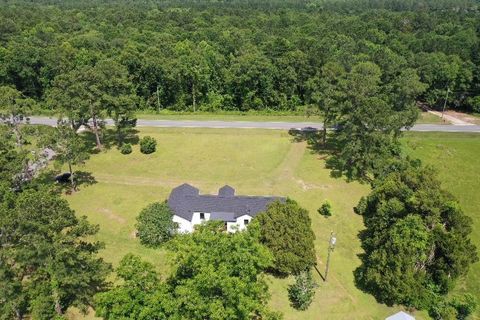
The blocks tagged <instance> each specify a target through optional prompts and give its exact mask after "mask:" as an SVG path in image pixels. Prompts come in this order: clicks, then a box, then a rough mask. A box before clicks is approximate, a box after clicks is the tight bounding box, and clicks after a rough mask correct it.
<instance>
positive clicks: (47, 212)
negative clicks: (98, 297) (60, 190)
mask: <svg viewBox="0 0 480 320" xmlns="http://www.w3.org/2000/svg"><path fill="white" fill-rule="evenodd" d="M0 230H1V234H2V236H1V237H0V261H2V263H1V264H0V287H1V288H2V290H0V301H2V303H1V304H0V314H1V315H2V319H11V318H19V317H20V318H21V317H23V316H26V315H28V314H31V315H32V316H34V317H35V319H53V318H55V317H57V316H61V315H62V314H63V313H64V312H65V311H66V310H67V309H68V308H69V307H71V306H76V307H78V308H80V309H81V310H86V308H87V307H88V306H91V305H92V298H93V295H94V294H95V293H97V292H99V291H101V290H102V289H104V288H105V285H106V282H105V277H106V275H107V274H108V272H109V265H108V264H106V263H105V262H103V260H102V259H100V258H98V257H97V256H96V254H97V252H98V250H99V249H101V248H102V244H101V243H98V242H94V241H88V240H86V239H89V238H90V237H91V236H93V235H95V234H96V232H97V231H98V228H97V227H96V226H92V225H90V224H89V223H88V222H87V220H86V219H85V218H84V217H82V218H77V217H76V216H75V213H74V212H73V211H72V210H71V209H70V208H69V207H68V204H67V202H66V201H65V200H63V199H61V198H60V197H59V196H58V194H56V193H55V192H52V191H51V190H49V189H40V190H38V191H35V190H31V189H27V190H25V191H23V192H22V193H20V194H17V196H16V199H15V200H14V202H13V203H9V204H8V203H4V204H2V205H1V206H0ZM3 302H7V303H3Z"/></svg>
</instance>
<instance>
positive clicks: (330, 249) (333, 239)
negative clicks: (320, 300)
mask: <svg viewBox="0 0 480 320" xmlns="http://www.w3.org/2000/svg"><path fill="white" fill-rule="evenodd" d="M336 242H337V238H336V237H335V233H333V231H332V232H331V233H330V240H329V241H328V256H327V265H326V267H325V279H324V281H325V282H326V281H327V276H328V269H329V267H330V254H331V253H332V252H333V249H335V243H336Z"/></svg>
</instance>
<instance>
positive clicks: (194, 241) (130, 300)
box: [96, 222, 278, 320]
mask: <svg viewBox="0 0 480 320" xmlns="http://www.w3.org/2000/svg"><path fill="white" fill-rule="evenodd" d="M168 247H169V250H170V252H171V254H172V260H171V262H172V269H171V270H172V273H171V274H170V275H169V276H168V278H167V279H166V281H160V280H159V275H158V274H157V273H156V272H155V269H154V267H153V266H152V265H150V264H149V263H145V262H142V261H141V260H140V259H139V258H137V257H134V256H131V255H128V256H126V257H125V258H124V259H123V260H122V262H121V263H120V266H119V268H118V270H117V274H118V275H119V277H120V278H121V279H123V283H122V284H119V285H117V286H115V287H114V288H112V289H111V290H109V291H107V292H105V293H100V294H98V295H97V296H96V311H97V315H99V316H101V317H103V318H104V319H106V320H108V319H119V318H122V319H145V320H146V319H152V320H153V319H159V318H161V319H207V318H208V319H219V320H220V319H232V320H233V319H257V318H258V319H278V315H277V314H276V313H273V312H271V311H269V310H268V308H267V307H266V302H267V299H268V288H267V285H266V283H265V281H264V280H263V277H262V274H261V273H262V271H264V270H265V269H266V268H267V267H268V266H269V265H270V264H271V260H272V257H271V255H270V253H269V252H268V250H267V248H265V247H264V246H263V245H261V244H260V243H259V241H258V230H256V229H255V228H254V227H253V228H249V229H248V231H244V232H237V233H233V234H230V233H226V232H224V230H223V226H222V225H221V224H220V223H217V222H213V223H212V222H209V223H206V224H204V225H201V226H199V228H197V230H196V231H195V232H193V233H191V234H184V235H178V236H177V237H175V238H174V239H173V240H172V241H171V242H169V245H168Z"/></svg>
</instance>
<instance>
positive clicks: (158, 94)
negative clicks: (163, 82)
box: [157, 84, 160, 113]
mask: <svg viewBox="0 0 480 320" xmlns="http://www.w3.org/2000/svg"><path fill="white" fill-rule="evenodd" d="M157 112H158V113H160V93H159V92H158V84H157Z"/></svg>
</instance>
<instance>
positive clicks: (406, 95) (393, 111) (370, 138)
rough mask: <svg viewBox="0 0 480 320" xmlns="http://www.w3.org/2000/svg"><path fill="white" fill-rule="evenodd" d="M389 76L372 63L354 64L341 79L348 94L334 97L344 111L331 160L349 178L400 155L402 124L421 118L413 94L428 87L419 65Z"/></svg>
mask: <svg viewBox="0 0 480 320" xmlns="http://www.w3.org/2000/svg"><path fill="white" fill-rule="evenodd" d="M385 76H386V75H385V74H382V70H381V68H380V67H379V65H377V64H375V63H373V62H360V63H358V64H355V65H354V66H353V67H352V70H351V71H350V72H349V73H348V74H347V75H346V76H345V79H344V80H342V81H343V82H342V83H344V84H343V86H344V88H345V94H344V95H336V96H335V98H334V99H332V102H331V103H332V104H333V105H336V108H337V109H340V110H341V111H340V113H339V115H338V116H337V118H338V120H337V122H336V124H337V125H338V130H335V132H334V134H333V139H332V140H333V141H334V144H335V149H336V150H335V151H336V152H335V154H334V155H333V157H331V158H330V159H329V160H328V162H329V165H330V166H331V167H332V168H333V169H335V170H338V172H339V173H344V174H346V176H347V177H348V178H350V179H360V180H371V179H372V178H373V176H375V175H377V174H378V171H379V170H382V168H383V167H384V166H386V165H387V163H388V161H389V159H391V158H392V157H396V156H398V155H399V154H400V143H399V138H400V136H401V130H402V128H410V127H411V126H412V125H413V124H414V123H415V121H416V119H417V116H418V110H417V109H418V108H417V107H416V105H415V97H416V96H418V95H420V94H421V93H422V92H423V91H424V89H425V86H424V85H423V84H422V83H421V82H420V80H419V77H418V75H417V74H416V72H415V70H412V69H405V70H402V71H399V74H398V75H397V76H396V78H395V79H393V80H392V81H391V82H390V83H384V81H382V78H384V77H385ZM339 81H340V80H339Z"/></svg>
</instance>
